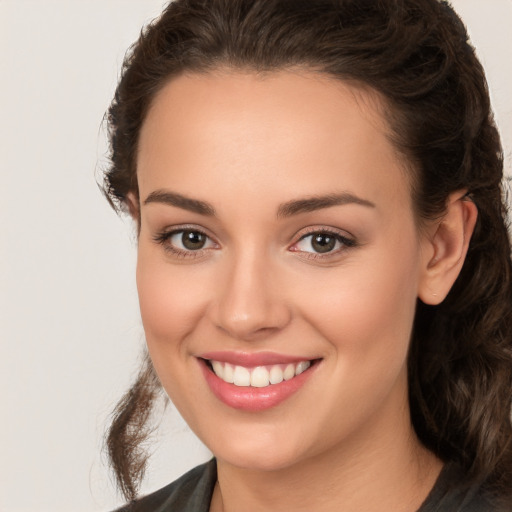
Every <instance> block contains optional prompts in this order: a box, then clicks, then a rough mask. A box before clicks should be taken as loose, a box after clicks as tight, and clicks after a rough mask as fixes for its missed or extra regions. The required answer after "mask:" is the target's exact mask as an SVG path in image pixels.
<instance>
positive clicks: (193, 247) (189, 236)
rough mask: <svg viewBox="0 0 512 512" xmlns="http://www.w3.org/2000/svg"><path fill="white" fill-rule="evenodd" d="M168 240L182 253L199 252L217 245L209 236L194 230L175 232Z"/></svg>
mask: <svg viewBox="0 0 512 512" xmlns="http://www.w3.org/2000/svg"><path fill="white" fill-rule="evenodd" d="M168 240H169V243H170V244H171V245H172V246H174V247H175V248H176V249H178V250H180V251H199V250H201V249H208V248H209V247H213V246H214V245H215V244H214V243H213V242H212V240H211V239H210V238H209V237H208V236H207V235H205V234H204V233H202V232H201V231H196V230H192V229H184V230H182V231H175V232H174V233H172V234H171V236H169V238H168Z"/></svg>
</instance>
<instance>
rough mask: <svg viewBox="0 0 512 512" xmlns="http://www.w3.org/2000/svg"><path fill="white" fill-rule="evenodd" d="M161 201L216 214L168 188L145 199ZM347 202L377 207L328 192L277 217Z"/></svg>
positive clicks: (285, 209)
mask: <svg viewBox="0 0 512 512" xmlns="http://www.w3.org/2000/svg"><path fill="white" fill-rule="evenodd" d="M150 203H160V204H166V205H169V206H175V207H177V208H182V209H183V210H188V211H190V212H193V213H198V214H199V215H206V216H209V217H212V216H214V215H215V208H214V207H213V206H212V205H211V204H210V203H207V202H206V201H200V200H198V199H192V198H190V197H187V196H184V195H182V194H178V193H177V192H171V191H168V190H155V191H154V192H151V193H150V194H149V195H148V197H147V198H146V199H145V200H144V204H150ZM346 204H357V205H360V206H365V207H368V208H375V204H374V203H372V202H371V201H368V200H367V199H362V198H360V197H357V196H356V195H354V194H351V193H349V192H342V193H340V194H327V195H325V196H313V197H307V198H304V199H294V200H292V201H288V202H286V203H283V204H281V205H280V206H279V208H278V210H277V217H278V218H282V217H291V216H293V215H298V214H300V213H307V212H313V211H315V210H321V209H323V208H331V207H333V206H343V205H346Z"/></svg>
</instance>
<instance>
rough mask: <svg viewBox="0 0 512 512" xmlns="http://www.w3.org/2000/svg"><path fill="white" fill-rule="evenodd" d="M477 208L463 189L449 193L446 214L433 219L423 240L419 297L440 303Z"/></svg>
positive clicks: (462, 252)
mask: <svg viewBox="0 0 512 512" xmlns="http://www.w3.org/2000/svg"><path fill="white" fill-rule="evenodd" d="M477 216H478V210H477V207H476V205H475V203H473V201H471V200H470V199H469V198H468V197H467V196H466V194H465V192H463V191H459V192H456V193H453V194H451V195H450V196H449V198H448V201H447V205H446V210H445V214H444V215H443V217H442V218H441V219H440V220H438V221H436V222H435V223H434V224H433V226H432V229H431V232H430V236H429V238H428V240H427V241H426V243H427V245H428V246H429V247H428V249H429V250H428V251H426V252H425V254H427V255H428V256H427V258H426V261H425V262H424V263H423V266H422V275H421V277H420V283H419V289H418V297H419V298H420V299H421V300H422V301H423V302H424V303H425V304H429V305H437V304H440V303H441V302H442V301H443V300H444V299H445V298H446V296H447V295H448V293H449V291H450V289H451V288H452V286H453V284H454V283H455V280H456V279H457V277H458V275H459V273H460V271H461V269H462V265H463V264H464V260H465V258H466V254H467V251H468V247H469V242H470V240H471V235H472V234H473V230H474V228H475V224H476V220H477Z"/></svg>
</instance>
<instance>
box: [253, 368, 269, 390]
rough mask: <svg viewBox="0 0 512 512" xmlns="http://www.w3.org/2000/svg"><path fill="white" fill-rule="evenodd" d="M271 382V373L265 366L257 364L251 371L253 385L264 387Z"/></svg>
mask: <svg viewBox="0 0 512 512" xmlns="http://www.w3.org/2000/svg"><path fill="white" fill-rule="evenodd" d="M269 382H270V375H269V373H268V370H267V369H266V368H265V367H264V366H257V367H256V368H254V370H253V371H252V373H251V386H253V387H255V388H264V387H265V386H268V385H269Z"/></svg>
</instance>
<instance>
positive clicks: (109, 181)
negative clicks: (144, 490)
mask: <svg viewBox="0 0 512 512" xmlns="http://www.w3.org/2000/svg"><path fill="white" fill-rule="evenodd" d="M219 67H228V68H232V69H240V70H248V71H253V72H254V71H256V72H260V71H273V70H281V69H288V68H291V67H294V68H297V67H298V68H302V69H306V70H313V71H317V72H320V73H324V74H327V75H329V76H332V77H335V78H337V79H339V80H350V81H355V82H356V83H360V84H364V85H365V86H367V87H368V86H369V87H370V88H372V89H373V90H376V91H378V92H379V93H380V95H381V96H382V97H383V98H384V100H385V103H386V107H387V109H386V110H387V112H386V116H387V119H388V123H389V125H390V128H391V130H392V133H393V136H392V138H393V143H394V144H395V145H396V147H397V148H398V150H399V151H400V152H402V153H403V155H404V156H405V157H406V159H407V161H408V162H409V163H410V165H409V167H410V168H411V173H412V182H413V196H414V197H413V199H414V205H415V208H416V215H417V217H418V219H419V220H420V221H421V220H422V219H428V218H433V217H437V216H439V215H442V213H443V210H444V208H445V203H446V200H447V197H448V196H449V194H450V193H452V192H454V191H457V190H462V189H464V190H467V191H468V198H469V200H472V201H474V203H475V204H476V206H477V207H478V212H479V216H478V222H477V226H476V229H475V232H474V235H473V238H472V240H471V244H470V248H469V252H468V254H467V258H466V261H465V264H464V267H463V269H462V272H461V274H460V276H459V278H458V279H457V281H456V283H455V285H454V286H453V289H452V290H451V292H450V294H449V295H448V297H447V298H446V300H445V301H444V302H443V303H441V304H440V305H439V306H426V305H425V304H423V303H422V302H420V301H418V304H417V311H416V317H415V324H414V328H413V333H412V341H411V348H410V354H409V360H408V365H409V399H410V407H411V417H412V422H413V425H414V428H415V430H416V433H417V435H418V437H419V438H420V440H421V441H422V442H423V443H424V445H425V446H427V447H428V448H429V449H430V450H431V451H432V452H434V453H435V454H436V455H437V456H438V457H440V458H441V459H442V460H444V461H455V462H457V463H458V464H460V466H461V467H462V468H463V469H464V470H465V471H466V473H467V476H468V482H473V481H480V480H485V481H486V482H487V483H488V486H489V489H490V490H491V491H493V492H494V493H495V494H496V495H500V496H504V495H505V494H506V492H507V491H508V490H510V489H511V488H512V483H511V479H512V476H511V475H512V446H511V440H512V426H511V419H510V412H511V389H512V280H511V270H512V265H511V258H510V241H509V237H508V233H507V225H506V211H505V205H504V197H503V195H504V193H503V190H502V177H503V160H502V151H501V147H500V139H499V135H498V132H497V130H496V127H495V124H494V122H493V117H492V113H491V110H490V102H489V94H488V90H487V84H486V80H485V76H484V72H483V69H482V66H481V64H480V63H479V61H478V59H477V58H476V56H475V52H474V49H473V48H472V46H471V45H470V43H469V42H468V36H467V33H466V30H465V28H464V26H463V24H462V22H461V21H460V19H459V18H458V17H457V15H456V14H455V13H454V11H453V10H452V9H451V7H450V6H449V5H448V3H447V2H445V1H439V0H378V1H377V0H176V1H174V2H171V3H170V4H169V5H168V6H167V8H166V9H165V11H164V12H163V14H162V15H161V16H160V18H159V19H157V20H156V21H155V22H153V23H152V24H150V25H149V26H147V27H146V28H145V29H144V30H143V32H142V33H141V36H140V38H139V40H138V41H137V42H136V43H135V45H134V46H133V47H132V48H131V49H130V50H129V52H128V54H127V56H126V58H125V61H124V66H123V71H122V76H121V80H120V82H119V85H118V87H117V90H116V93H115V98H114V100H113V101H112V104H111V106H110V109H109V111H108V126H109V136H110V148H111V166H110V168H109V169H108V171H107V172H106V174H105V192H106V195H107V197H108V198H109V200H110V201H111V203H112V204H113V205H114V206H115V207H116V208H118V209H122V208H123V207H124V206H126V204H127V201H126V198H127V194H128V193H129V192H131V193H133V194H135V196H136V197H137V196H138V189H137V175H136V171H137V169H136V153H137V146H138V138H139V133H140V129H141V126H142V124H143V122H144V119H145V116H146V114H147V112H148V108H149V106H150V105H151V102H152V100H153V98H154V97H155V94H156V93H157V92H158V91H159V90H160V89H161V88H162V87H163V86H164V85H165V84H166V83H167V82H168V81H169V80H170V79H171V78H172V77H174V76H177V75H179V74H180V73H183V72H208V70H212V69H216V68H219ZM158 386H159V384H158V381H157V379H156V378H155V376H154V372H153V370H152V368H151V363H150V362H149V360H146V363H145V365H144V368H143V369H142V371H141V373H140V375H139V378H138V379H137V381H136V383H135V384H134V386H133V388H132V389H131V390H130V391H129V392H128V394H127V395H126V396H125V397H124V398H123V399H122V401H121V402H120V404H119V405H118V408H117V411H116V413H115V416H114V420H113V423H112V427H111V430H110V433H109V436H108V449H109V452H110V455H111V460H112V464H113V468H114V471H115V473H116V475H117V478H118V481H119V483H120V487H121V489H122V491H123V492H124V494H125V496H126V497H127V498H129V499H133V498H134V497H135V496H136V493H137V488H138V482H139V479H140V478H139V477H140V476H141V475H142V474H143V469H144V467H145V458H144V454H142V453H141V452H140V450H138V446H139V443H140V441H141V440H142V439H143V438H144V428H145V425H146V424H147V418H148V411H150V409H151V405H152V403H153V400H154V398H155V396H156V394H155V393H156V391H155V390H156V389H157V388H158Z"/></svg>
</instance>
